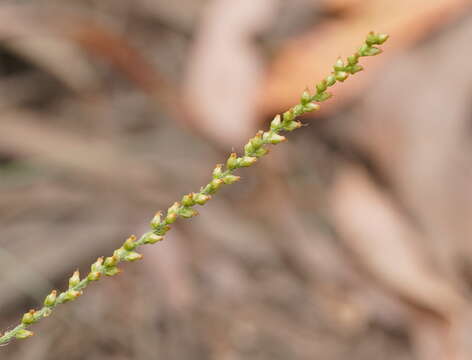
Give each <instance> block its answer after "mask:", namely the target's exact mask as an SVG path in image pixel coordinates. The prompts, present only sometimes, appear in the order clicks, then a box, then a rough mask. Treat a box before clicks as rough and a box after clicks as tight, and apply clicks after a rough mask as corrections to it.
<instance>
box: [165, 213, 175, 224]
mask: <svg viewBox="0 0 472 360" xmlns="http://www.w3.org/2000/svg"><path fill="white" fill-rule="evenodd" d="M177 218H178V215H177V214H176V213H170V214H167V216H166V224H173V223H175V221H176V220H177Z"/></svg>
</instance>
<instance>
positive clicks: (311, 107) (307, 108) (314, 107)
mask: <svg viewBox="0 0 472 360" xmlns="http://www.w3.org/2000/svg"><path fill="white" fill-rule="evenodd" d="M323 94H329V93H323ZM319 109H320V106H319V105H318V104H315V103H312V102H311V103H308V104H306V105H305V112H311V111H315V110H319Z"/></svg>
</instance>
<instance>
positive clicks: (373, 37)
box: [365, 31, 379, 46]
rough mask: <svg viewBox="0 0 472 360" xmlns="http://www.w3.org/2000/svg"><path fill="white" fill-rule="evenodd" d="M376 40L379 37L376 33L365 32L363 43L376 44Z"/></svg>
mask: <svg viewBox="0 0 472 360" xmlns="http://www.w3.org/2000/svg"><path fill="white" fill-rule="evenodd" d="M378 41H379V39H378V38H377V35H376V34H374V33H373V32H372V31H371V32H370V33H369V34H367V37H366V39H365V43H366V44H367V45H369V46H372V45H376V44H377V43H378Z"/></svg>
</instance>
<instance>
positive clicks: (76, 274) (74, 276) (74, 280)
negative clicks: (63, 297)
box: [69, 270, 80, 288]
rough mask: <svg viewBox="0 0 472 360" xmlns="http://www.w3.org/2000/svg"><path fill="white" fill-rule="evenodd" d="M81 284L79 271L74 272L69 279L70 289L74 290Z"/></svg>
mask: <svg viewBox="0 0 472 360" xmlns="http://www.w3.org/2000/svg"><path fill="white" fill-rule="evenodd" d="M79 283H80V273H79V270H76V271H74V273H73V274H72V276H71V277H70V278H69V287H70V288H73V287H75V286H77V285H79Z"/></svg>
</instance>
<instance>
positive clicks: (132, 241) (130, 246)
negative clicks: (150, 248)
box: [123, 235, 137, 251]
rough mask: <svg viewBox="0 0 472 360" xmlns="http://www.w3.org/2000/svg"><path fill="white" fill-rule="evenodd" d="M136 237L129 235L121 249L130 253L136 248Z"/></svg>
mask: <svg viewBox="0 0 472 360" xmlns="http://www.w3.org/2000/svg"><path fill="white" fill-rule="evenodd" d="M136 246H137V245H136V236H134V235H131V236H130V237H129V238H127V239H126V241H125V242H124V243H123V248H124V249H125V250H128V251H131V250H134V249H135V248H136Z"/></svg>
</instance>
